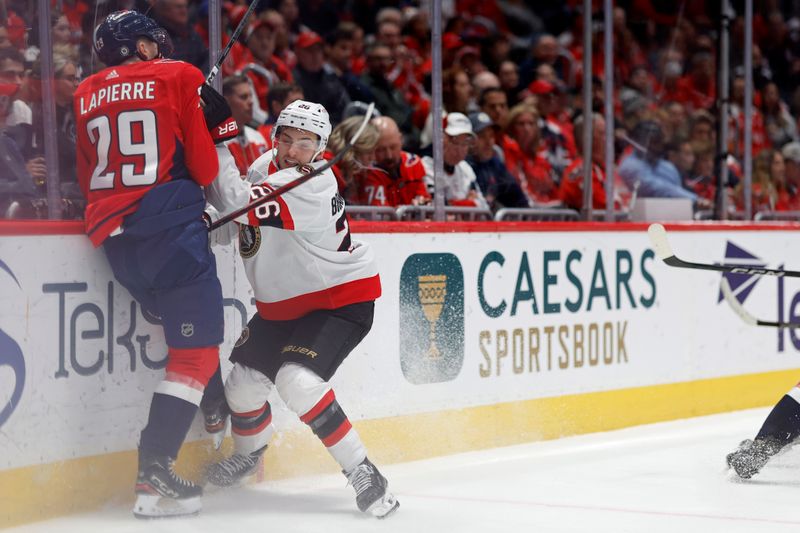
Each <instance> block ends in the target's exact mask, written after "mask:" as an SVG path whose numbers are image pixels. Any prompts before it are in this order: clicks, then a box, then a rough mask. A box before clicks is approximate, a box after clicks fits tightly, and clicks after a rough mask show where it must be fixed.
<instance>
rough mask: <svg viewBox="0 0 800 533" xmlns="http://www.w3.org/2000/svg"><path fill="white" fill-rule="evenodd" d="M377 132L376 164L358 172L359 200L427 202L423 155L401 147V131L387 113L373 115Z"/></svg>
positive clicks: (385, 203)
mask: <svg viewBox="0 0 800 533" xmlns="http://www.w3.org/2000/svg"><path fill="white" fill-rule="evenodd" d="M372 124H374V125H375V126H376V127H377V128H378V131H379V132H380V136H379V138H378V143H377V144H376V145H375V167H376V168H370V169H369V170H368V171H367V172H366V173H364V174H362V175H361V176H360V178H361V179H360V181H359V184H358V199H359V203H361V204H365V205H376V206H391V207H397V206H401V205H421V204H426V203H428V202H430V195H429V194H428V190H427V188H426V186H425V167H424V166H423V165H422V159H421V158H420V157H419V156H417V155H415V154H412V153H409V152H406V151H404V150H403V134H402V133H401V132H400V129H399V128H398V127H397V123H396V122H395V121H394V120H393V119H392V118H390V117H386V116H383V117H378V118H374V119H372Z"/></svg>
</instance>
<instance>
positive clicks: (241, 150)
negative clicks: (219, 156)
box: [222, 74, 268, 176]
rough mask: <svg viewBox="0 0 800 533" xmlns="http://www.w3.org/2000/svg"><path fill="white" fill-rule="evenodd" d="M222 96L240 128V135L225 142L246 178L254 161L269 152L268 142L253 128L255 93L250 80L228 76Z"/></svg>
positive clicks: (238, 75)
mask: <svg viewBox="0 0 800 533" xmlns="http://www.w3.org/2000/svg"><path fill="white" fill-rule="evenodd" d="M222 96H224V97H225V100H226V101H227V102H228V105H229V106H230V108H231V114H232V115H233V119H234V120H235V121H236V125H237V126H239V135H237V136H236V137H235V138H233V139H230V140H229V141H226V142H225V146H227V147H228V150H229V151H230V152H231V155H232V156H233V160H234V162H235V163H236V168H238V169H239V174H240V175H242V176H244V175H246V174H247V169H248V168H250V165H251V164H253V161H255V160H256V159H258V158H259V157H261V155H262V154H264V153H265V152H266V151H267V147H268V144H267V141H266V139H264V136H263V135H261V133H260V132H259V131H258V130H256V129H255V128H253V125H252V122H253V91H252V89H251V85H250V78H248V77H247V76H244V75H241V74H234V75H233V76H228V77H227V78H225V79H224V80H223V82H222Z"/></svg>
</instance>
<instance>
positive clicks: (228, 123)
mask: <svg viewBox="0 0 800 533" xmlns="http://www.w3.org/2000/svg"><path fill="white" fill-rule="evenodd" d="M200 98H201V99H202V100H203V115H205V117H206V125H207V126H208V131H209V132H210V133H211V138H212V139H213V140H214V143H215V144H219V143H221V142H224V141H227V140H228V139H233V138H234V137H236V136H237V135H239V127H238V126H237V125H236V121H235V120H233V115H232V113H231V108H230V106H229V105H228V102H227V101H226V100H225V97H223V96H222V95H221V94H219V93H218V92H217V91H216V90H214V88H213V87H211V86H210V85H208V84H207V83H204V84H203V85H202V86H201V87H200Z"/></svg>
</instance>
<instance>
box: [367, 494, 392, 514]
mask: <svg viewBox="0 0 800 533" xmlns="http://www.w3.org/2000/svg"><path fill="white" fill-rule="evenodd" d="M399 507H400V502H399V501H397V498H395V497H394V494H392V493H390V492H387V493H386V494H384V495H383V498H381V499H380V500H378V501H376V502H375V503H373V504H372V505H370V506H369V507H367V510H366V512H367V513H369V514H371V515H372V516H374V517H375V518H377V519H379V520H383V519H384V518H388V517H389V516H391V515H392V514H394V512H395V511H397V509H398V508H399Z"/></svg>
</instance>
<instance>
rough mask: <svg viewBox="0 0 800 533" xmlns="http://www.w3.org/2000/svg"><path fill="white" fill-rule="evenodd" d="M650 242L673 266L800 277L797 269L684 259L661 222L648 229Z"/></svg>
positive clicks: (777, 276) (651, 225)
mask: <svg viewBox="0 0 800 533" xmlns="http://www.w3.org/2000/svg"><path fill="white" fill-rule="evenodd" d="M647 234H648V235H649V236H650V242H651V243H653V248H654V249H655V252H656V255H657V256H658V257H659V258H660V259H661V260H662V261H664V262H665V263H666V264H668V265H669V266H671V267H677V268H693V269H696V270H713V271H715V272H729V273H731V274H746V275H748V276H774V277H776V278H780V277H787V278H800V272H798V271H796V270H777V269H774V268H762V267H748V266H739V265H725V264H721V265H714V264H710V263H692V262H690V261H684V260H683V259H680V258H679V257H677V256H676V255H675V253H674V252H673V251H672V247H671V246H670V245H669V241H668V240H667V230H665V229H664V226H662V225H661V224H650V227H649V228H648V229H647Z"/></svg>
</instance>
